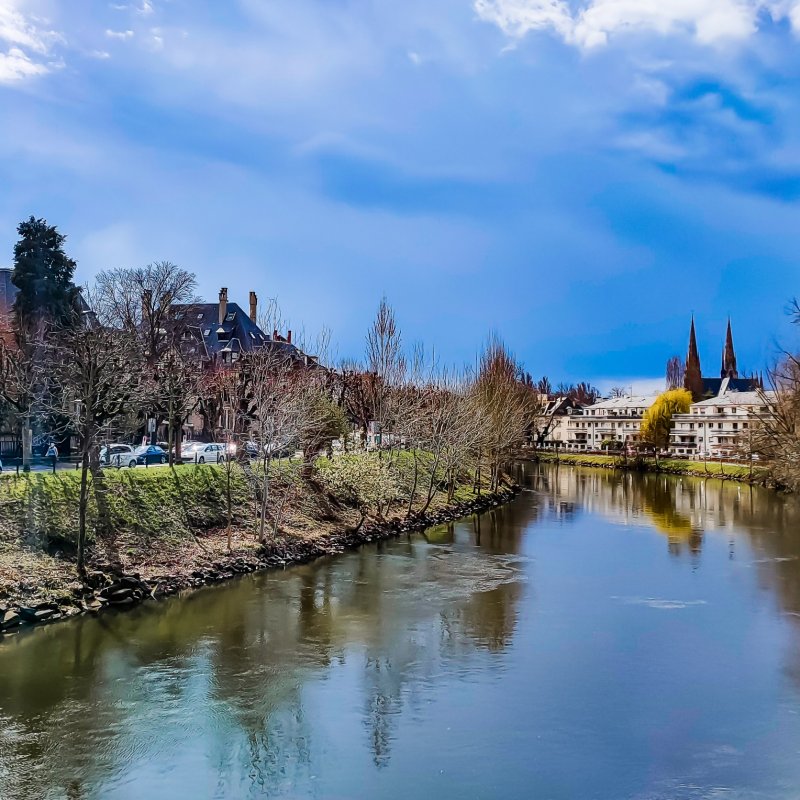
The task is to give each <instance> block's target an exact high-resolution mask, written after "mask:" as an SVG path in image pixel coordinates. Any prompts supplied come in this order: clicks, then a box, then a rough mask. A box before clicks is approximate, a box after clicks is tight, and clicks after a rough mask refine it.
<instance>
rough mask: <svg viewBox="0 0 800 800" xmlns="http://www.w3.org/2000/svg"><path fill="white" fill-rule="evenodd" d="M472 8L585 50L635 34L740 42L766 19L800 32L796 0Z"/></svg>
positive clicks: (513, 28)
mask: <svg viewBox="0 0 800 800" xmlns="http://www.w3.org/2000/svg"><path fill="white" fill-rule="evenodd" d="M474 7H475V10H476V12H477V14H478V16H479V17H480V18H481V19H483V20H485V21H486V22H491V23H493V24H495V25H497V26H498V27H499V28H500V29H501V30H502V31H503V32H504V33H505V34H506V35H507V36H509V37H511V38H514V39H520V38H522V37H523V36H525V35H526V34H527V33H529V32H531V31H537V30H551V31H553V32H554V33H556V34H557V35H558V36H560V37H561V38H562V39H563V40H564V41H565V42H568V43H570V44H574V45H576V46H578V47H581V48H584V49H590V48H592V47H598V46H601V45H604V44H607V43H608V41H609V38H611V37H614V36H617V35H620V34H623V33H636V32H649V33H655V34H659V35H662V36H667V35H672V34H676V33H684V34H688V35H690V36H693V37H694V38H695V39H696V40H697V41H698V42H700V43H701V44H717V43H721V42H724V41H731V40H734V41H735V40H743V39H746V38H748V37H749V36H751V35H752V34H754V33H755V32H756V31H757V30H758V26H759V22H760V20H761V19H763V17H764V16H765V15H766V16H769V17H771V18H772V19H773V20H777V21H780V20H784V19H788V20H789V22H790V24H791V25H792V27H793V28H794V29H795V31H797V30H800V0H581V2H578V3H572V4H570V3H568V2H566V0H475V2H474Z"/></svg>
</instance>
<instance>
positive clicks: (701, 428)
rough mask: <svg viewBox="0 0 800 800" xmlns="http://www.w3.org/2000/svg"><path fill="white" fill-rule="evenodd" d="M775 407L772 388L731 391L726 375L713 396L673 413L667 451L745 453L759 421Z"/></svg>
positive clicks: (717, 454) (682, 453)
mask: <svg viewBox="0 0 800 800" xmlns="http://www.w3.org/2000/svg"><path fill="white" fill-rule="evenodd" d="M774 408H775V393H774V392H769V391H757V392H753V391H751V392H737V391H733V390H730V389H729V388H728V379H727V378H726V379H724V380H723V382H722V387H721V389H720V393H719V394H718V395H717V396H716V397H710V398H709V399H708V400H701V401H700V402H698V403H692V406H691V408H690V409H689V413H688V414H676V415H675V416H674V417H673V419H672V430H671V432H670V437H669V438H670V444H669V449H670V452H671V453H674V454H675V455H679V456H697V457H700V458H703V457H709V458H719V457H722V458H728V457H731V456H736V455H743V454H746V453H747V452H748V451H749V449H750V447H749V445H750V442H751V438H752V436H753V434H754V432H755V429H756V428H757V427H758V424H759V422H760V421H761V420H762V419H764V417H766V416H767V415H768V414H770V413H772V412H773V411H774Z"/></svg>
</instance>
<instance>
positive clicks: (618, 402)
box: [588, 394, 656, 411]
mask: <svg viewBox="0 0 800 800" xmlns="http://www.w3.org/2000/svg"><path fill="white" fill-rule="evenodd" d="M655 401H656V398H655V395H644V394H634V395H627V396H625V397H609V398H608V400H600V401H599V402H597V403H595V404H594V405H591V406H589V407H588V408H589V409H591V410H593V411H602V410H608V411H614V410H619V409H625V408H649V407H650V406H651V405H653V403H654V402H655Z"/></svg>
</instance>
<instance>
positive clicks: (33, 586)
mask: <svg viewBox="0 0 800 800" xmlns="http://www.w3.org/2000/svg"><path fill="white" fill-rule="evenodd" d="M229 478H231V479H232V480H231V483H232V484H234V485H235V487H234V489H232V495H233V496H234V498H235V503H233V506H234V508H235V514H234V523H235V525H236V529H235V530H234V531H233V533H232V535H231V547H230V548H228V546H227V542H228V533H227V530H226V529H225V528H223V527H221V525H223V524H224V522H225V516H226V515H225V513H223V512H224V508H225V504H224V502H222V501H223V500H225V497H226V495H225V491H224V490H225V489H226V487H227V486H228V480H229ZM107 483H108V485H105V486H104V487H103V491H104V492H105V493H106V494H105V497H104V498H103V500H102V501H101V503H108V504H109V505H110V506H111V508H106V509H104V510H102V511H99V510H98V509H94V511H93V513H106V514H111V515H112V516H114V518H115V519H116V521H117V523H118V524H120V525H121V527H120V528H119V529H118V530H117V531H116V532H115V534H114V535H113V536H108V535H106V536H100V535H98V536H97V537H96V539H95V540H94V541H93V542H92V546H91V548H90V554H91V556H90V571H89V573H88V575H87V576H86V579H85V581H78V580H76V579H75V577H74V561H73V559H72V557H71V554H70V553H69V542H68V537H67V536H66V535H65V534H66V533H67V529H68V527H69V517H70V514H71V509H72V504H71V503H70V502H69V501H68V500H65V501H64V502H63V503H62V504H61V505H59V504H58V503H55V504H53V505H51V504H50V503H49V502H44V503H42V499H41V496H40V495H41V493H44V494H45V495H47V496H48V497H50V499H54V498H55V497H56V496H60V497H62V498H63V497H65V496H66V497H69V495H70V491H69V489H70V478H64V477H62V478H58V477H57V476H47V480H45V481H44V482H43V481H42V480H41V478H40V476H36V478H35V479H34V480H33V481H32V482H31V484H30V485H29V486H28V487H27V488H26V487H24V486H20V485H17V486H0V634H2V635H9V634H13V633H16V632H18V631H21V630H24V629H25V628H28V627H30V626H32V625H40V624H49V623H53V622H56V621H58V620H63V619H67V618H70V617H73V616H76V615H79V614H86V613H89V614H98V613H102V612H105V611H106V610H112V609H116V610H121V609H126V608H131V607H134V606H136V605H138V604H140V603H142V602H144V601H147V600H157V599H159V598H162V597H166V596H168V595H173V594H176V593H178V592H181V591H184V590H188V589H193V588H197V587H200V586H204V585H209V584H214V583H218V582H220V581H223V580H227V579H229V578H233V577H235V576H236V575H241V574H246V573H251V572H255V571H257V570H263V569H270V568H284V567H286V566H289V565H292V564H301V563H306V562H309V561H312V560H313V559H316V558H319V557H321V556H327V555H335V554H339V553H342V552H344V551H345V550H348V549H351V548H355V547H358V546H360V545H362V544H365V543H368V542H374V541H380V540H384V539H388V538H391V537H394V536H399V535H403V534H406V533H411V532H414V531H420V530H424V529H425V528H428V527H430V526H432V525H437V524H441V523H444V522H448V521H452V520H455V519H458V518H460V517H464V516H467V515H469V514H474V513H480V512H482V511H486V510H487V509H490V508H492V507H496V506H499V505H500V504H502V503H504V502H507V501H508V500H510V499H512V498H513V497H514V496H515V495H516V493H517V492H518V491H519V488H518V487H516V486H509V487H507V488H503V489H502V490H500V491H499V492H497V493H494V494H486V493H477V492H475V490H474V487H472V485H471V481H467V480H466V479H465V481H464V482H463V483H462V484H461V485H460V487H459V491H458V492H457V494H456V497H455V498H454V501H453V502H452V503H447V502H446V499H445V498H444V497H443V496H439V497H437V499H436V501H435V502H434V503H432V504H430V506H429V507H428V509H427V510H426V511H424V512H421V511H416V512H412V513H411V514H407V513H406V512H407V509H405V508H404V507H401V506H399V505H397V504H396V505H393V506H391V507H390V508H389V510H388V511H387V512H386V514H385V515H383V516H384V517H385V518H383V517H382V518H376V517H375V515H369V516H367V517H366V518H365V517H364V515H363V510H361V511H359V513H356V511H355V510H354V509H353V508H351V507H348V506H347V505H346V504H343V503H342V502H341V501H340V499H339V498H337V497H335V496H331V495H330V494H326V493H325V492H324V491H320V489H319V487H309V486H307V485H300V486H299V487H297V486H295V487H293V488H294V490H295V492H296V496H295V495H292V496H289V497H288V498H286V506H287V508H286V509H285V510H284V514H283V523H282V525H281V531H280V532H279V533H276V534H275V535H272V536H270V537H269V538H268V539H267V541H265V542H263V543H259V542H257V541H255V539H254V537H253V532H252V528H253V525H252V521H253V520H252V513H253V512H252V503H251V502H250V498H249V497H248V494H247V491H246V489H247V486H246V476H245V475H244V474H239V473H233V474H231V473H230V472H227V471H226V470H224V469H220V468H217V467H211V466H205V467H198V468H195V467H189V468H184V469H182V470H178V471H176V472H173V471H172V470H168V469H164V470H158V471H156V470H153V471H150V473H149V474H146V475H145V474H144V473H143V472H141V473H138V474H137V472H136V471H133V472H131V473H125V472H123V473H121V474H109V477H108V479H107ZM132 486H133V491H122V490H123V489H126V490H130V489H131V487H132ZM298 488H299V491H297V490H298ZM31 489H34V491H31ZM275 491H276V492H277V493H280V492H281V491H284V492H285V491H287V487H286V485H285V484H284V485H281V484H280V483H279V482H277V481H276V486H275ZM12 498H15V499H12ZM154 498H155V499H154ZM165 501H166V502H167V503H169V502H172V503H177V504H178V505H180V504H183V505H184V508H183V510H178V509H177V508H175V507H166V506H164V505H163V504H164V503H165ZM148 503H149V505H153V506H155V507H161V521H160V523H159V521H158V518H157V515H156V514H155V512H154V513H145V512H146V511H147V508H148V507H149V506H148ZM31 504H34V505H36V504H38V505H39V506H41V507H40V508H39V509H38V514H39V516H38V517H37V516H36V514H33V515H32V514H31V513H30V511H31V510H30V508H29V507H28V506H30V505H31ZM220 507H222V509H223V512H221V511H219V508H220ZM10 508H12V509H13V510H14V511H15V512H17V513H22V514H23V519H24V521H23V522H22V523H21V528H20V531H17V532H16V534H15V533H14V532H13V531H10V530H9V525H8V511H9V509H10ZM134 511H140V512H141V514H142V516H143V517H144V519H140V518H139V517H138V516H137V515H136V514H134V513H133V512H134ZM150 511H152V509H150ZM187 512H188V513H187ZM187 519H191V520H192V523H191V524H190V525H188V526H187ZM31 520H38V521H36V522H32V521H31ZM123 520H125V521H124V522H123ZM18 524H19V523H18ZM31 526H38V528H34V527H31ZM198 526H202V527H200V529H198ZM37 530H38V533H37ZM47 530H49V531H50V534H49V535H48V534H47V533H46V531H47ZM54 548H55V549H54ZM58 548H62V549H61V550H59V549H58ZM12 561H16V562H18V563H17V565H16V567H15V569H14V570H13V575H11V578H12V579H11V580H9V573H10V572H12V570H11V569H10V567H9V563H10V562H12ZM14 578H15V579H16V580H14Z"/></svg>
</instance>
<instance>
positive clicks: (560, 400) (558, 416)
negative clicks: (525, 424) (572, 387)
mask: <svg viewBox="0 0 800 800" xmlns="http://www.w3.org/2000/svg"><path fill="white" fill-rule="evenodd" d="M542 397H543V398H546V395H542ZM582 410H583V406H581V405H580V404H579V403H576V402H575V401H574V400H573V399H572V398H570V397H553V398H547V399H545V400H544V409H543V410H542V414H541V416H540V417H539V419H537V421H536V425H535V426H534V430H533V431H532V434H533V438H534V439H535V444H536V446H537V447H544V448H546V449H555V448H564V447H566V444H567V432H568V425H569V421H570V419H571V418H572V415H573V414H580V413H581V411H582Z"/></svg>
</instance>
